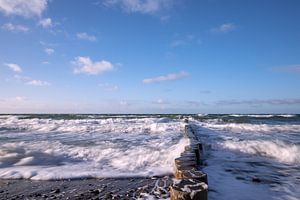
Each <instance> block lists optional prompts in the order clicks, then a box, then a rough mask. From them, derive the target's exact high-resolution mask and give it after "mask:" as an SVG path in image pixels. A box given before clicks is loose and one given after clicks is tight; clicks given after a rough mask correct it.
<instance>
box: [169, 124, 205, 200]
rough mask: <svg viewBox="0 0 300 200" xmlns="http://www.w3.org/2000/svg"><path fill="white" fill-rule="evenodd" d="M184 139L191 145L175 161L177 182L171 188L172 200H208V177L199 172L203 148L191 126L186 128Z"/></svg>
mask: <svg viewBox="0 0 300 200" xmlns="http://www.w3.org/2000/svg"><path fill="white" fill-rule="evenodd" d="M184 137H185V138H188V139H189V142H190V144H189V145H187V146H186V147H185V150H184V152H182V153H181V155H180V157H178V158H176V159H175V161H174V162H175V180H174V182H173V184H172V185H171V186H170V195H171V200H207V193H208V185H207V175H206V174H205V173H203V172H202V171H200V170H198V167H199V166H200V165H201V154H202V153H203V147H202V144H201V143H200V141H199V140H198V139H197V136H196V134H195V132H194V131H193V129H192V127H191V126H190V125H186V126H185V131H184Z"/></svg>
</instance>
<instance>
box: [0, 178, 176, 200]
mask: <svg viewBox="0 0 300 200" xmlns="http://www.w3.org/2000/svg"><path fill="white" fill-rule="evenodd" d="M171 183H172V178H171V177H168V176H166V177H160V178H159V177H153V178H114V179H109V178H107V179H78V180H56V181H32V180H24V179H22V180H1V181H0V188H1V189H0V199H3V200H4V199H151V198H153V199H166V198H169V193H168V186H169V185H170V184H171Z"/></svg>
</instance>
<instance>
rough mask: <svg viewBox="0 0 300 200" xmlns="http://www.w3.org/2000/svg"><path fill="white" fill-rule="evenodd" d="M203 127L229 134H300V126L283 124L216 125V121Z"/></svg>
mask: <svg viewBox="0 0 300 200" xmlns="http://www.w3.org/2000/svg"><path fill="white" fill-rule="evenodd" d="M203 126H204V127H206V128H211V129H215V130H226V131H231V132H238V133H241V132H256V133H258V132H259V133H274V132H285V133H298V132H300V125H297V124H285V125H271V124H247V123H243V124H242V123H227V124H225V123H217V122H216V121H213V122H209V123H204V124H203Z"/></svg>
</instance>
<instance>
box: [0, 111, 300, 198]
mask: <svg viewBox="0 0 300 200" xmlns="http://www.w3.org/2000/svg"><path fill="white" fill-rule="evenodd" d="M186 119H188V120H186ZM187 121H188V123H189V124H190V125H191V126H192V127H193V129H194V130H195V131H196V134H197V136H198V138H199V140H200V141H201V143H202V144H203V147H204V150H203V153H202V155H201V159H202V163H203V165H202V166H201V167H200V170H202V171H204V172H205V173H207V174H208V185H209V193H208V194H209V199H210V200H227V199H228V200H229V199H230V200H232V199H235V200H244V199H245V200H252V199H253V200H260V199H275V200H277V199H278V200H279V199H283V200H299V199H300V115H291V114H280V115H269V114H255V115H254V114H251V115H241V114H192V115H179V114H178V115H140V114H139V115H133V114H130V115H101V114H18V115H0V179H31V180H60V179H78V178H108V177H109V178H112V177H155V176H170V175H172V174H173V172H174V159H175V158H176V157H179V156H180V153H181V152H183V151H184V147H185V146H186V145H188V144H189V141H188V139H186V138H184V137H183V131H184V127H185V125H187Z"/></svg>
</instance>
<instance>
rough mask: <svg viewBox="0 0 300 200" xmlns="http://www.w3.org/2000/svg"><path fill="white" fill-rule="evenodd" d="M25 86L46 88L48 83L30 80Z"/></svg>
mask: <svg viewBox="0 0 300 200" xmlns="http://www.w3.org/2000/svg"><path fill="white" fill-rule="evenodd" d="M26 84H27V85H33V86H48V85H50V83H48V82H47V81H42V80H30V81H28V82H27V83H26Z"/></svg>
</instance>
